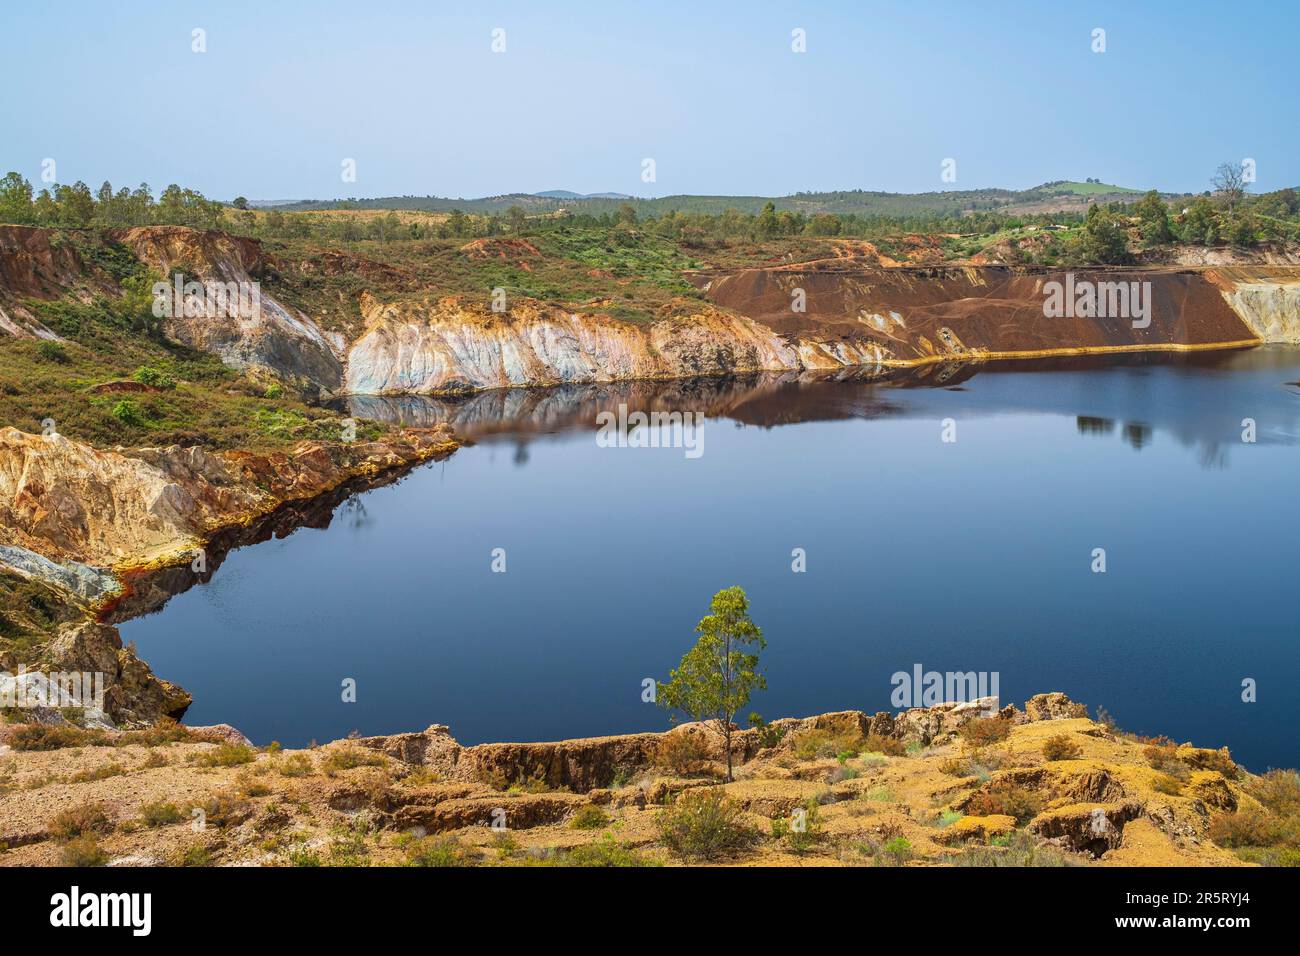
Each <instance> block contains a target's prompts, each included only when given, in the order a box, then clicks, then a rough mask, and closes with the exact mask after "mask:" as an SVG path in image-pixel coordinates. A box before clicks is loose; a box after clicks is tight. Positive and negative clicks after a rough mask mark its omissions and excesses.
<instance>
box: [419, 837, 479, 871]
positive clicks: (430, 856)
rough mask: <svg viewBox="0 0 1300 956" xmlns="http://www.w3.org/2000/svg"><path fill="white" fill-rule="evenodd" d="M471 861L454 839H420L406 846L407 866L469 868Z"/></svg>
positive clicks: (458, 842)
mask: <svg viewBox="0 0 1300 956" xmlns="http://www.w3.org/2000/svg"><path fill="white" fill-rule="evenodd" d="M472 864H473V859H472V857H471V856H470V854H469V853H468V852H467V851H466V850H465V848H464V847H463V846H461V845H460V841H459V840H457V839H455V838H454V837H420V838H417V839H412V840H410V841H409V842H408V843H407V845H406V865H407V866H471V865H472Z"/></svg>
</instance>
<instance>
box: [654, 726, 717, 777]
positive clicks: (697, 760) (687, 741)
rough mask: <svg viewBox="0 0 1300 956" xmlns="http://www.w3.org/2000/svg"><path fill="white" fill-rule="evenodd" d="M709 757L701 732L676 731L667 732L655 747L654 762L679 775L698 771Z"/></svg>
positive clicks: (657, 765)
mask: <svg viewBox="0 0 1300 956" xmlns="http://www.w3.org/2000/svg"><path fill="white" fill-rule="evenodd" d="M707 757H708V747H707V746H706V745H705V743H704V741H703V740H702V739H701V735H700V734H688V733H685V732H682V731H675V732H673V733H670V734H665V735H664V737H663V738H662V739H661V740H660V741H659V746H658V747H656V748H655V756H654V764H655V766H656V767H661V768H663V769H664V770H668V771H671V772H672V773H675V774H677V775H679V776H681V775H684V774H688V773H698V772H699V771H700V769H701V765H702V764H703V763H704V762H705V760H706V759H707Z"/></svg>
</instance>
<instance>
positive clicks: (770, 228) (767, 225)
mask: <svg viewBox="0 0 1300 956" xmlns="http://www.w3.org/2000/svg"><path fill="white" fill-rule="evenodd" d="M780 228H781V227H780V224H779V223H778V222H777V218H776V206H774V205H773V204H772V203H771V202H766V203H764V204H763V211H762V212H760V213H759V214H758V234H759V235H760V236H762V237H763V238H764V239H771V238H772V237H773V236H775V235H776V234H777V233H778V232H779V231H780Z"/></svg>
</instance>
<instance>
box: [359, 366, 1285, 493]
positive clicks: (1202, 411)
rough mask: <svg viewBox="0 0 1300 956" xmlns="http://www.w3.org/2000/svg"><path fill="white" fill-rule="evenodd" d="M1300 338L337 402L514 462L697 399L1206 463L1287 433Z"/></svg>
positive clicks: (739, 416) (765, 416)
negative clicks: (1250, 425)
mask: <svg viewBox="0 0 1300 956" xmlns="http://www.w3.org/2000/svg"><path fill="white" fill-rule="evenodd" d="M1298 371H1300V350H1297V349H1294V348H1286V347H1273V346H1270V347H1261V348H1255V349H1244V350H1236V351H1225V352H1198V353H1190V354H1178V353H1144V354H1133V355H1123V356H1113V357H1106V356H1098V357H1080V358H1061V359H1036V360H1032V361H1015V362H990V363H982V364H981V363H959V364H944V365H930V366H922V367H920V368H912V369H877V368H857V369H842V370H837V371H834V372H802V373H796V372H789V373H780V374H765V375H750V376H738V377H732V378H699V379H682V380H675V381H665V382H648V381H642V382H616V383H608V384H587V385H562V386H557V387H554V388H520V389H500V390H495V391H487V392H478V393H475V394H472V395H468V396H455V397H431V396H420V395H403V396H392V397H389V396H374V395H356V396H351V397H349V398H346V399H343V400H341V401H340V403H339V404H340V406H341V407H342V408H344V409H346V411H347V412H348V413H349V414H351V415H353V416H355V417H357V418H370V419H374V420H377V421H383V422H388V423H394V424H402V425H411V426H431V425H436V424H444V423H445V424H448V425H451V426H452V427H453V428H454V429H455V430H456V432H457V434H459V435H461V436H463V437H465V438H468V439H470V440H471V441H477V442H484V441H512V442H514V443H515V444H516V449H515V459H514V460H515V463H516V464H518V465H521V466H522V465H524V464H526V463H527V461H528V450H527V446H528V443H529V442H530V441H532V440H534V439H536V438H539V437H543V436H546V435H555V434H560V433H563V432H567V431H573V430H582V429H593V428H595V427H596V416H597V415H598V413H600V412H602V411H617V408H618V406H619V405H620V404H623V405H626V406H627V407H628V409H629V410H632V411H637V410H639V411H644V412H653V411H681V412H687V411H694V412H702V413H704V414H705V415H707V416H708V417H709V418H712V419H730V420H732V421H734V422H737V423H739V424H740V425H744V426H755V427H760V428H775V427H778V426H784V425H792V424H798V423H801V422H815V421H834V420H842V419H885V418H926V417H933V418H937V419H938V418H945V417H957V418H961V417H962V416H966V417H968V418H969V417H987V416H993V415H1004V414H1016V413H1021V414H1023V413H1030V414H1058V415H1065V416H1070V417H1074V418H1075V421H1076V423H1077V430H1078V434H1079V435H1081V436H1085V437H1098V436H1108V435H1114V434H1116V433H1118V434H1119V436H1120V438H1121V439H1122V440H1123V441H1124V442H1125V443H1126V444H1128V445H1129V446H1130V447H1132V448H1133V449H1134V450H1136V451H1141V450H1143V449H1144V448H1147V447H1148V446H1150V445H1151V444H1152V442H1153V441H1155V440H1156V436H1157V435H1158V434H1161V433H1163V434H1166V435H1168V436H1170V437H1172V438H1174V440H1176V441H1177V442H1179V443H1180V444H1182V445H1184V446H1187V447H1196V448H1198V460H1200V461H1201V463H1202V464H1203V465H1204V466H1205V467H1207V468H1218V467H1225V466H1226V464H1227V460H1228V449H1229V448H1231V447H1232V446H1233V445H1234V444H1240V443H1241V441H1242V434H1241V432H1242V420H1243V419H1245V418H1257V419H1258V434H1257V437H1256V440H1257V441H1258V443H1260V444H1293V443H1294V442H1295V441H1296V437H1297V427H1298V425H1300V401H1288V402H1278V391H1279V390H1281V391H1282V392H1283V393H1284V394H1285V395H1286V396H1287V397H1288V398H1291V399H1300V386H1298V385H1297V382H1296V375H1297V372H1298Z"/></svg>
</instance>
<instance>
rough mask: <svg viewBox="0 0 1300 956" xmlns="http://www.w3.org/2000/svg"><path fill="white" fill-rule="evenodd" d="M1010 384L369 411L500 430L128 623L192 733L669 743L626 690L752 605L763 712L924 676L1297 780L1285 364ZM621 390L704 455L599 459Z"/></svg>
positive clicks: (289, 738) (1295, 369) (1291, 373)
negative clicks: (695, 435)
mask: <svg viewBox="0 0 1300 956" xmlns="http://www.w3.org/2000/svg"><path fill="white" fill-rule="evenodd" d="M1005 368H1006V370H983V371H979V372H978V373H977V374H973V375H972V374H970V372H969V371H962V372H958V373H957V374H956V375H953V376H952V377H951V378H949V380H948V383H947V385H946V387H902V386H906V385H912V386H916V385H917V383H916V382H914V381H904V382H897V383H887V384H870V383H861V382H825V381H821V382H811V381H806V380H805V381H799V380H793V379H786V380H763V381H761V382H758V383H753V382H748V383H732V384H718V383H703V384H689V383H681V384H676V385H672V386H627V387H625V388H623V389H622V390H620V389H618V388H614V389H607V390H599V389H588V390H582V389H577V390H567V391H566V390H560V391H556V392H537V391H531V392H512V393H496V394H494V395H487V396H478V397H477V398H474V399H471V400H469V401H465V402H460V403H456V404H442V403H438V402H433V401H425V400H415V399H408V400H403V401H401V402H388V403H386V402H383V401H382V400H359V401H358V403H357V404H356V405H355V406H354V410H355V411H357V412H358V413H364V414H371V415H376V416H381V415H382V416H387V417H400V418H404V419H408V420H409V419H420V420H425V421H432V420H452V421H455V422H456V423H457V424H458V425H459V426H460V428H461V429H462V430H464V431H468V432H471V433H474V434H479V435H486V436H488V437H484V438H482V439H481V440H480V443H479V444H477V445H475V446H473V447H469V448H465V449H462V450H460V451H459V452H457V454H456V455H455V456H453V457H452V458H451V459H450V460H448V461H446V462H444V463H440V464H434V465H430V466H426V467H423V468H421V469H418V470H416V471H415V472H413V473H411V474H410V475H409V476H408V477H406V478H405V479H404V480H402V481H401V482H400V483H398V484H396V485H391V486H388V487H384V488H380V489H377V490H374V491H371V492H368V493H366V494H364V495H361V496H360V497H359V498H357V499H355V500H353V501H350V502H348V503H346V504H345V505H344V506H342V507H341V508H340V509H339V510H338V512H337V513H336V514H335V518H334V521H333V522H332V524H331V526H330V527H329V528H328V529H326V530H307V529H304V530H300V531H298V532H297V533H295V534H293V535H291V536H289V537H287V538H285V539H282V540H276V541H272V542H268V543H265V544H259V545H256V546H251V547H247V548H243V549H239V550H236V551H234V552H232V553H231V554H230V555H229V557H228V558H227V559H226V561H225V563H224V564H223V565H222V566H221V567H220V568H219V570H218V571H217V573H216V574H215V576H214V577H213V579H212V581H211V582H210V583H208V584H206V585H202V586H199V587H195V588H193V589H192V590H189V591H187V592H185V593H183V594H180V595H179V596H177V597H175V598H173V599H172V600H171V602H170V603H169V604H167V605H166V607H165V608H164V609H163V610H162V611H161V612H160V613H157V614H153V615H150V616H148V617H144V618H141V619H138V620H135V621H132V622H129V623H127V624H125V625H123V627H122V631H123V634H124V636H125V637H126V638H127V639H132V640H135V641H136V642H137V644H138V646H139V649H140V652H141V654H142V655H143V656H144V658H145V659H146V660H148V661H149V662H150V663H151V664H152V665H153V667H154V670H155V671H156V672H157V673H158V674H160V675H162V676H164V677H167V678H169V679H172V680H175V681H178V682H179V683H181V684H182V685H184V686H185V687H186V688H188V689H189V690H190V691H191V692H192V693H193V695H194V705H193V707H192V708H191V710H190V712H189V714H188V715H187V718H186V720H187V722H191V723H196V724H197V723H210V722H217V721H225V722H229V723H232V724H234V725H236V726H238V727H240V728H241V729H242V730H244V731H245V732H246V733H248V734H249V735H250V736H251V737H252V738H253V739H255V740H257V741H259V742H267V741H269V740H271V739H278V740H280V741H282V742H284V743H286V744H301V743H303V742H305V741H307V740H310V739H318V740H328V739H332V738H334V737H337V736H341V735H343V734H346V733H347V732H349V731H351V730H353V729H356V730H359V731H361V732H362V733H365V734H376V733H385V732H392V731H400V730H418V729H421V728H423V727H425V726H426V725H428V724H430V723H446V724H449V725H450V726H451V730H452V733H453V734H454V735H455V736H456V737H457V738H458V739H460V740H461V741H462V742H467V743H472V742H479V741H485V740H543V739H555V738H563V737H571V736H584V735H595V734H605V733H617V732H624V731H634V730H646V729H662V728H664V727H665V726H666V725H667V724H666V718H665V715H664V713H663V712H662V711H661V710H659V709H658V708H656V707H655V706H653V705H651V704H645V703H642V701H641V682H642V679H643V678H646V677H663V676H664V675H666V673H667V670H668V669H669V668H670V667H672V666H675V665H676V663H677V661H678V659H679V658H680V656H681V654H682V652H683V651H685V650H686V649H687V648H688V647H689V646H690V644H691V643H692V640H693V635H692V629H693V627H694V625H695V622H696V621H697V620H698V619H699V618H700V617H701V616H702V615H703V614H704V613H706V610H707V606H708V602H709V598H710V597H711V595H712V594H713V593H714V592H715V591H717V590H718V589H720V588H723V587H727V586H729V585H733V584H739V585H741V586H743V587H744V588H745V590H746V591H747V592H748V594H749V596H750V599H751V604H752V611H753V615H754V618H755V620H756V621H757V623H758V624H759V625H760V626H761V627H762V628H763V629H764V632H765V635H766V637H767V640H768V642H769V647H768V649H767V651H766V652H765V654H764V655H763V661H764V666H765V670H766V673H767V676H768V683H769V686H770V690H769V691H768V692H767V693H765V694H762V695H761V696H760V697H759V699H757V700H756V701H755V702H754V708H753V709H757V710H759V711H761V712H762V713H763V714H764V715H765V716H768V717H777V716H786V715H804V714H809V713H818V712H823V711H830V710H837V709H842V708H860V709H864V710H869V711H871V710H877V709H888V708H889V706H890V705H889V696H890V692H891V690H892V686H891V684H890V677H891V675H892V674H893V673H894V672H896V671H900V670H911V669H912V667H913V665H914V664H916V663H920V664H922V665H923V666H924V667H925V668H926V669H927V670H930V669H933V670H939V671H989V672H993V671H996V672H998V673H999V674H1000V683H1001V691H1002V697H1003V700H1004V701H1016V702H1018V703H1019V702H1023V701H1024V700H1025V698H1026V697H1028V696H1029V695H1031V694H1034V693H1037V692H1041V691H1048V690H1060V691H1064V692H1066V693H1068V694H1069V695H1070V696H1072V697H1073V698H1075V699H1076V700H1081V701H1084V702H1086V703H1087V704H1089V705H1090V706H1091V707H1094V708H1095V707H1096V706H1097V705H1103V706H1104V707H1105V708H1106V709H1107V710H1108V711H1109V712H1110V713H1111V714H1112V715H1113V716H1114V717H1115V718H1116V720H1117V721H1118V723H1119V724H1120V726H1122V727H1124V728H1125V729H1129V730H1133V731H1138V732H1142V733H1150V734H1155V733H1165V734H1168V735H1170V736H1172V737H1174V738H1175V739H1177V740H1180V741H1181V740H1192V741H1194V742H1196V743H1197V744H1200V745H1206V746H1220V745H1224V744H1226V745H1228V746H1230V747H1231V749H1232V751H1233V753H1234V755H1236V756H1237V757H1238V759H1240V760H1243V761H1244V762H1245V763H1247V765H1249V766H1251V767H1252V768H1256V769H1262V768H1264V767H1267V766H1283V765H1285V766H1295V765H1298V764H1300V742H1298V741H1297V735H1296V733H1295V727H1296V726H1298V725H1300V695H1298V694H1297V693H1296V688H1297V686H1298V685H1300V588H1297V586H1296V577H1297V574H1296V572H1297V562H1296V548H1297V543H1298V541H1300V535H1298V534H1297V532H1300V508H1298V507H1297V480H1296V479H1297V475H1300V442H1298V436H1300V385H1298V384H1297V383H1298V382H1300V351H1296V350H1285V349H1278V348H1270V349H1261V350H1255V351H1251V352H1238V353H1231V354H1226V355H1218V356H1198V357H1196V358H1194V359H1182V360H1160V359H1145V360H1139V361H1136V362H1132V361H1131V362H1128V363H1124V364H1098V363H1093V364H1092V365H1091V366H1089V367H1076V366H1056V367H1053V369H1052V370H1039V369H1038V368H1033V367H1025V366H1007V367H1005ZM935 374H941V375H949V374H950V370H940V371H938V372H936V373H935ZM931 377H933V376H931ZM619 401H627V402H629V404H631V405H633V407H637V406H638V404H641V405H646V406H649V405H653V406H655V407H672V406H674V405H675V406H677V407H687V408H691V407H695V408H701V407H707V408H709V409H711V410H712V412H713V415H714V417H711V418H709V419H708V421H707V423H706V425H705V429H704V454H703V455H702V457H700V458H698V459H696V460H691V459H688V458H687V457H686V456H685V454H684V453H683V451H682V450H681V449H646V448H602V447H598V445H597V442H596V438H595V431H594V428H593V423H594V417H595V411H596V410H597V409H598V408H601V407H606V406H610V405H614V404H616V403H617V402H619ZM1248 417H1249V418H1254V419H1255V420H1256V422H1257V428H1258V441H1257V442H1256V443H1254V444H1247V443H1243V442H1242V440H1241V432H1242V425H1241V421H1242V419H1243V418H1248ZM945 418H952V419H954V420H955V422H956V429H957V441H956V442H955V443H944V442H942V441H941V440H940V436H941V430H942V428H941V421H942V420H943V419H945ZM494 548H504V549H505V550H506V562H507V563H506V567H507V571H506V573H504V574H499V573H493V572H492V570H491V552H492V550H493V549H494ZM794 548H803V549H805V550H806V553H807V571H806V573H802V574H796V573H792V571H791V551H792V549H794ZM1094 548H1105V549H1106V553H1107V566H1108V570H1107V572H1106V573H1105V574H1094V573H1092V571H1091V564H1092V560H1093V559H1092V552H1093V549H1094ZM345 678H354V679H355V680H356V682H357V688H358V691H357V697H358V699H357V702H356V703H343V702H342V700H341V690H340V685H341V682H342V681H343V680H344V679H345ZM1243 678H1253V679H1254V680H1256V681H1257V682H1258V702H1256V703H1244V702H1242V700H1241V693H1242V691H1241V683H1242V680H1243Z"/></svg>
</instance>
